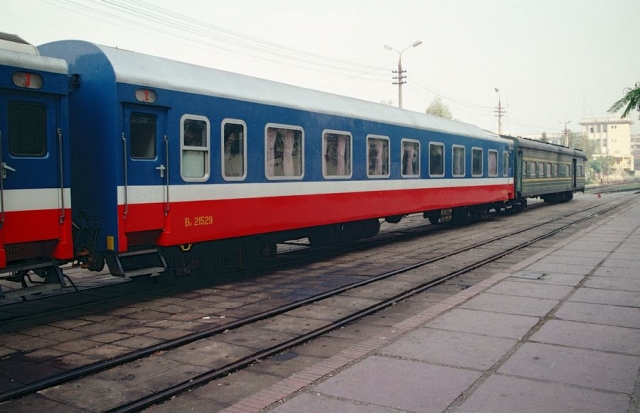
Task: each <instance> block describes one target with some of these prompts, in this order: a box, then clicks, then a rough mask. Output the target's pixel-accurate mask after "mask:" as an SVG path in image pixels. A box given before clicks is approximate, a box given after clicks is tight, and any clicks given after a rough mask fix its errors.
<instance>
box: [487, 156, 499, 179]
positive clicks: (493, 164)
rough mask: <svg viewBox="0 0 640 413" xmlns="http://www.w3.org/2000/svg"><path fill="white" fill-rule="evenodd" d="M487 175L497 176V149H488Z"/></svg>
mask: <svg viewBox="0 0 640 413" xmlns="http://www.w3.org/2000/svg"><path fill="white" fill-rule="evenodd" d="M489 176H498V151H496V150H493V149H489Z"/></svg>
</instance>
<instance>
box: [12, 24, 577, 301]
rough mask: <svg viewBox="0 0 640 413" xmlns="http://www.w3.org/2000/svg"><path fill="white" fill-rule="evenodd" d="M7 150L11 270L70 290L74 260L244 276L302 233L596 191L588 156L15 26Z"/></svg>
mask: <svg viewBox="0 0 640 413" xmlns="http://www.w3.org/2000/svg"><path fill="white" fill-rule="evenodd" d="M0 142H1V148H0V156H1V159H0V165H1V166H2V179H0V209H1V210H0V277H2V278H4V279H5V280H10V281H15V282H21V283H22V284H23V285H24V286H25V287H26V286H27V283H26V281H25V277H29V276H30V274H31V273H33V274H36V275H37V276H39V277H40V278H42V282H43V283H44V284H45V285H46V284H58V285H60V286H65V285H66V283H67V282H66V281H65V276H64V273H63V270H62V269H61V266H62V265H63V264H68V263H74V265H80V266H82V267H83V268H85V269H87V270H90V271H102V270H103V269H104V267H105V265H106V266H107V267H108V270H109V272H110V273H111V274H113V275H115V276H120V277H136V276H150V277H154V276H158V275H160V274H172V275H175V276H183V275H188V274H193V273H197V272H203V271H211V272H214V273H215V272H226V271H234V270H238V269H243V268H247V267H249V266H251V265H253V264H254V263H256V262H262V261H264V260H270V259H272V258H273V257H274V256H275V255H276V251H277V244H278V243H281V242H284V241H287V240H295V239H301V238H308V239H309V241H310V243H311V245H331V244H335V243H339V242H344V241H349V240H355V239H359V238H364V237H371V236H374V235H376V234H377V233H378V231H379V228H380V223H381V221H383V220H386V221H387V222H390V223H397V222H399V221H400V220H401V219H402V218H403V217H404V216H407V215H409V214H416V213H420V214H423V216H424V218H425V219H428V220H429V221H430V222H431V223H440V222H449V221H451V222H472V221H475V220H477V219H480V218H482V217H483V216H484V215H486V214H487V213H488V212H489V211H490V210H496V211H503V210H513V211H521V210H523V209H524V208H525V207H526V200H527V198H531V197H540V198H542V199H544V200H545V201H547V202H564V201H568V200H570V199H571V198H572V196H573V193H575V192H577V191H584V185H585V169H584V168H585V162H586V156H585V155H584V153H583V152H581V151H579V150H575V149H571V148H566V147H563V146H557V145H551V144H546V143H541V142H537V141H533V140H527V139H523V138H519V137H511V136H501V135H498V134H495V133H492V132H489V131H486V130H483V129H481V128H479V127H476V126H474V125H470V124H467V123H462V122H457V121H452V120H447V119H443V118H438V117H434V116H430V115H427V114H422V113H417V112H412V111H407V110H402V109H398V108H395V107H391V106H388V105H383V104H376V103H372V102H367V101H363V100H359V99H354V98H349V97H344V96H338V95H334V94H329V93H323V92H319V91H316V90H310V89H305V88H300V87H296V86H291V85H287V84H283V83H278V82H273V81H268V80H263V79H258V78H254V77H249V76H244V75H240V74H235V73H230V72H225V71H220V70H216V69H212V68H206V67H201V66H196V65H192V64H188V63H184V62H179V61H175V60H168V59H164V58H160V57H155V56H150V55H146V54H142V53H136V52H132V51H127V50H123V49H118V48H113V47H107V46H102V45H98V44H94V43H90V42H86V41H79V40H62V41H56V42H52V43H47V44H44V45H41V46H38V47H35V46H33V45H31V44H29V43H27V42H25V41H24V40H22V39H21V38H20V37H18V36H15V35H0ZM37 287H38V286H36V287H31V288H37ZM22 290H29V289H27V288H25V289H22ZM22 290H21V289H18V290H17V291H18V292H17V293H16V292H15V291H11V292H12V293H16V294H28V293H29V292H28V291H25V292H20V291H22ZM7 293H8V292H7ZM4 295H5V294H4V292H2V290H1V289H0V296H4Z"/></svg>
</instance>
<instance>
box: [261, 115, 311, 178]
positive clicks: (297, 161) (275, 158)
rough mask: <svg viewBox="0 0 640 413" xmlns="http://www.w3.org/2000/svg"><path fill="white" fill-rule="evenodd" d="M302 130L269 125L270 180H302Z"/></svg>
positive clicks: (268, 171)
mask: <svg viewBox="0 0 640 413" xmlns="http://www.w3.org/2000/svg"><path fill="white" fill-rule="evenodd" d="M303 140H304V133H303V130H302V129H301V128H298V127H294V126H285V125H273V124H270V125H267V128H266V145H265V150H266V156H265V159H266V165H265V168H266V170H265V174H266V176H267V178H268V179H300V178H302V176H303V174H304V169H303V167H304V162H303V154H304V151H303V149H304V148H303V144H304V141H303Z"/></svg>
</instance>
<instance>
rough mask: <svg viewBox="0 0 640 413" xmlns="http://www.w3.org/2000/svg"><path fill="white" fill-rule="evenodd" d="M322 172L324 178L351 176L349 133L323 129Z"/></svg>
mask: <svg viewBox="0 0 640 413" xmlns="http://www.w3.org/2000/svg"><path fill="white" fill-rule="evenodd" d="M322 151H323V153H324V156H323V158H322V173H323V175H324V177H325V178H350V177H351V134H350V133H349V132H339V131H324V132H323V134H322Z"/></svg>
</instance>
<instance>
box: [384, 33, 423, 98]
mask: <svg viewBox="0 0 640 413" xmlns="http://www.w3.org/2000/svg"><path fill="white" fill-rule="evenodd" d="M421 44H422V40H416V41H415V42H413V43H412V44H411V45H410V46H407V47H405V48H404V49H402V50H396V49H394V48H393V47H391V46H389V45H388V44H385V45H384V48H385V49H387V50H393V51H394V52H396V53H398V70H397V71H396V70H393V71H392V73H397V74H398V76H393V79H397V80H398V81H397V82H393V84H394V85H398V107H399V108H400V109H402V84H403V83H407V82H405V81H404V80H403V79H406V78H407V77H406V76H405V75H404V73H406V72H407V71H406V70H402V52H404V51H405V50H407V49H409V48H411V47H416V46H420V45H421Z"/></svg>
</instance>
